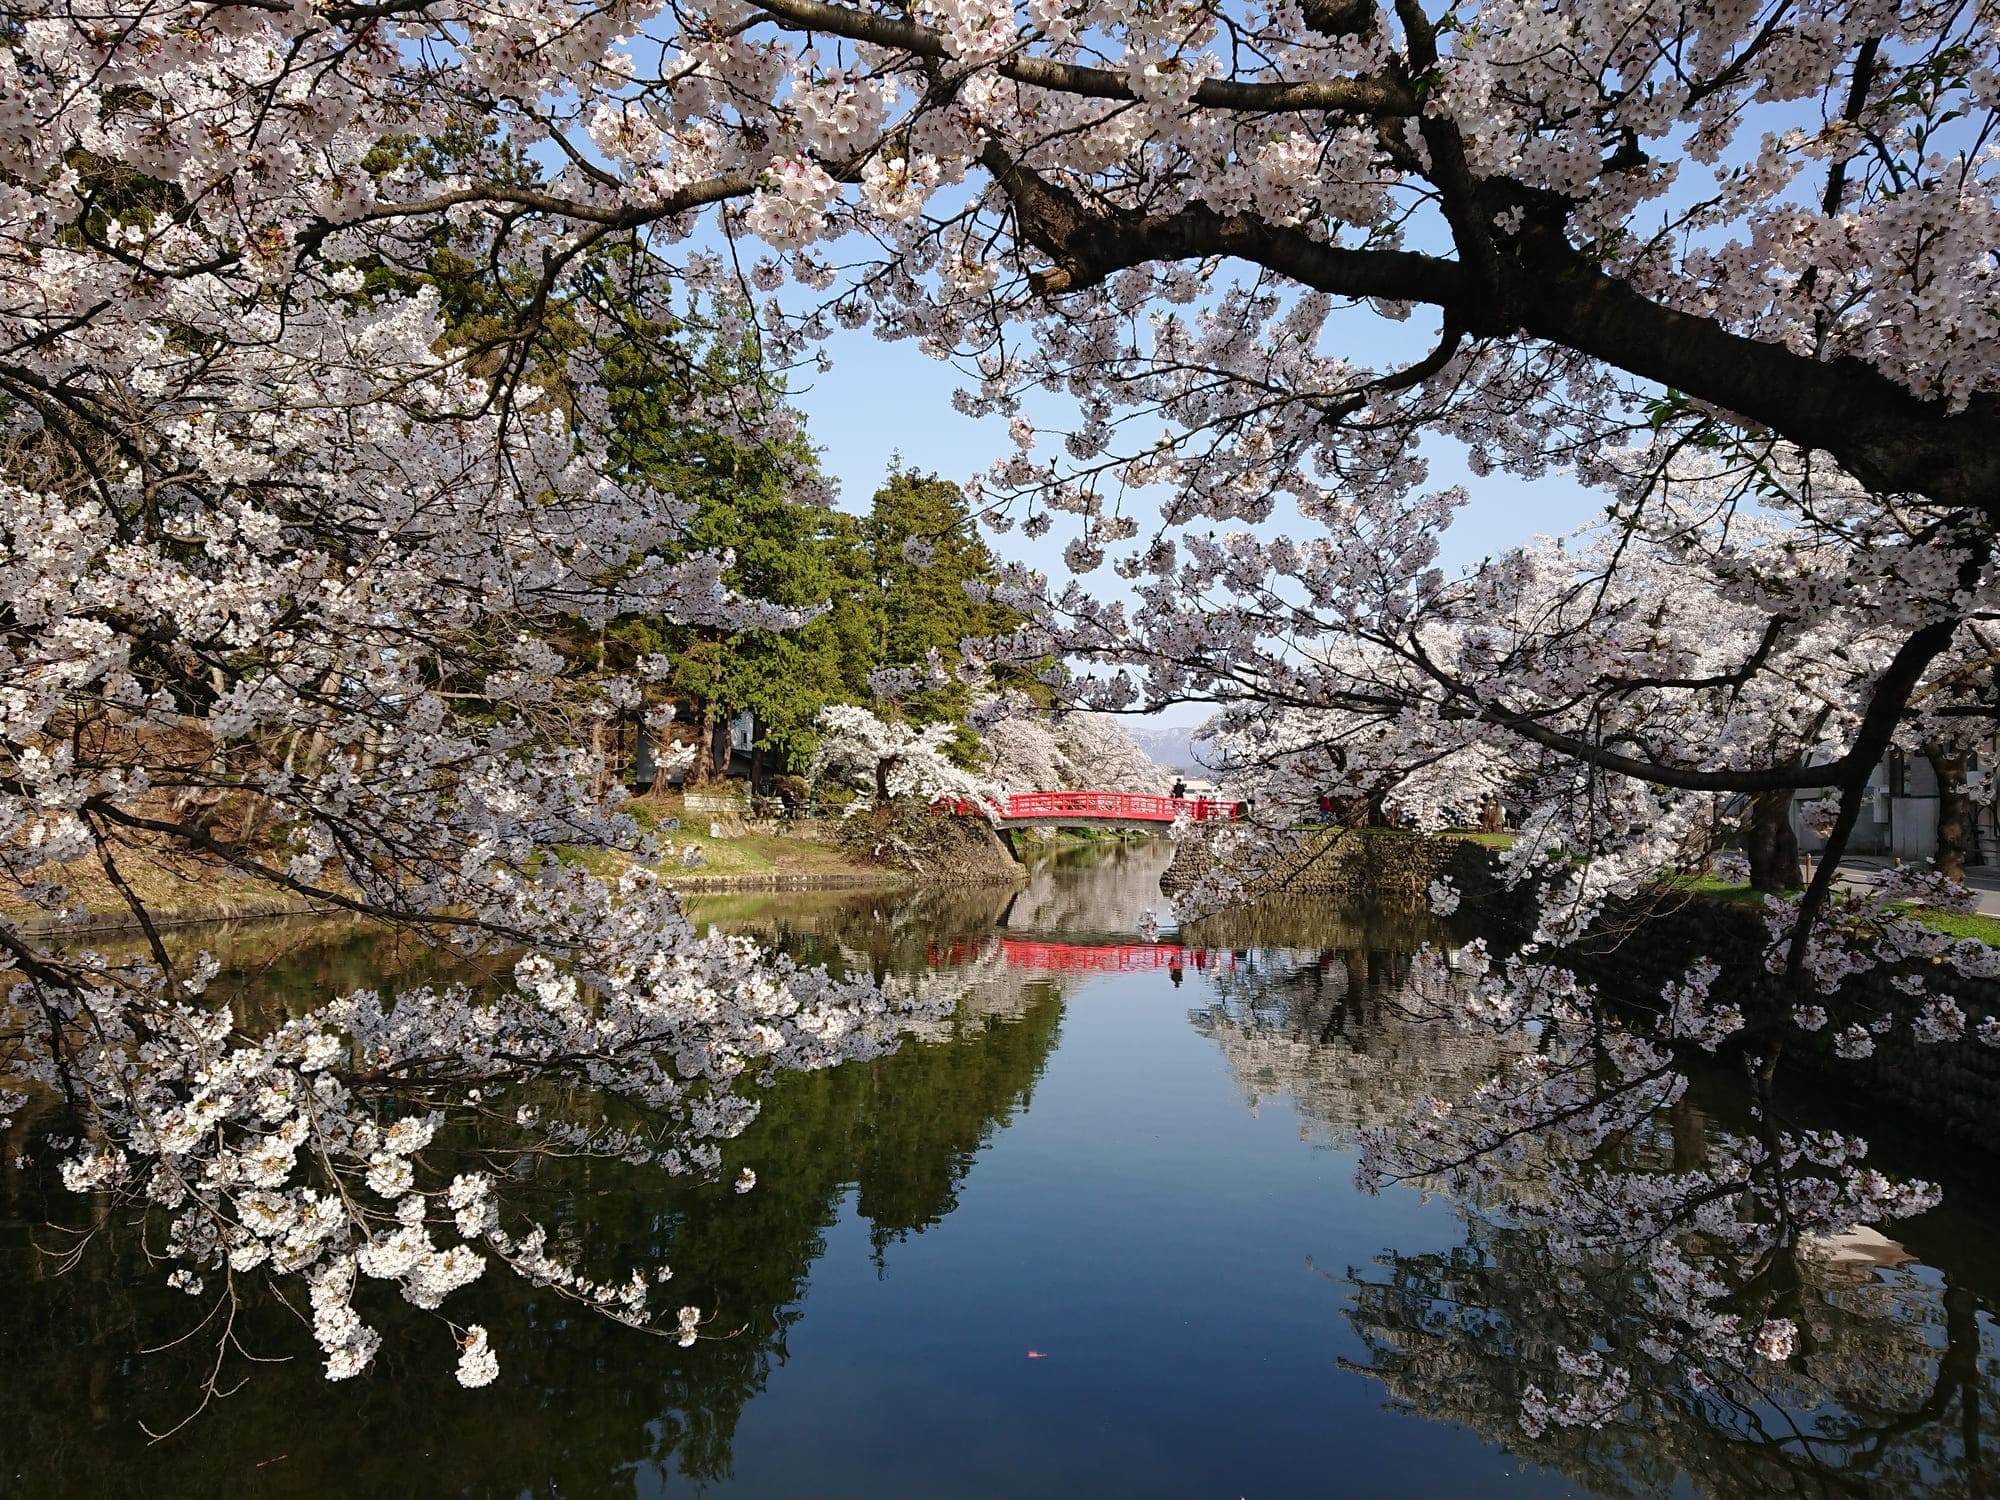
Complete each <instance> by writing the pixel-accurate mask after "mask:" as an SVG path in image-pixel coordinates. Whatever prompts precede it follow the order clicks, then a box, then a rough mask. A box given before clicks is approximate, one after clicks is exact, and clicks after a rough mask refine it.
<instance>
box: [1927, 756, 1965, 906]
mask: <svg viewBox="0 0 2000 1500" xmlns="http://www.w3.org/2000/svg"><path fill="white" fill-rule="evenodd" d="M1924 759H1926V760H1928V761H1929V762H1930V763H1931V770H1932V771H1933V772H1934V773H1935V774H1936V776H1937V785H1938V811H1937V853H1936V854H1934V855H1933V856H1931V858H1932V861H1933V862H1934V863H1935V864H1936V865H1937V868H1938V873H1940V874H1942V875H1948V876H1950V877H1951V878H1952V879H1953V880H1963V879H1965V858H1966V854H1967V853H1968V852H1969V850H1970V848H1971V845H1972V793H1971V792H1969V791H1968V790H1967V789H1966V785H1965V763H1966V759H1967V757H1966V754H1965V752H1964V751H1963V750H1947V749H1945V748H1944V746H1942V745H1935V744H1927V745H1925V746H1924Z"/></svg>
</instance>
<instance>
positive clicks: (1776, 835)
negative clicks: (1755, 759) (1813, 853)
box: [1743, 787, 1799, 891]
mask: <svg viewBox="0 0 2000 1500" xmlns="http://www.w3.org/2000/svg"><path fill="white" fill-rule="evenodd" d="M1743 851H1744V853H1745V854H1747V855H1749V857H1750V884H1751V886H1752V887H1754V888H1755V889H1757V890H1760V891H1786V890H1792V889H1794V888H1796V887H1797V885H1798V883H1799V838H1798V835H1797V834H1796V833H1795V832H1793V830H1792V791H1791V788H1790V787H1773V788H1772V789H1770V790H1769V791H1762V792H1758V793H1756V794H1755V795H1754V796H1752V797H1751V799H1750V819H1749V826H1748V827H1746V828H1745V829H1744V831H1743Z"/></svg>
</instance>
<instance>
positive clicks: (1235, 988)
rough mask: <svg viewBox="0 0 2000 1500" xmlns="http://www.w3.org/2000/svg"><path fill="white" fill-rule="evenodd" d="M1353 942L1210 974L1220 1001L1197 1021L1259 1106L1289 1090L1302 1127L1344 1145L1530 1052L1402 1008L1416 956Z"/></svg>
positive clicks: (1252, 958)
mask: <svg viewBox="0 0 2000 1500" xmlns="http://www.w3.org/2000/svg"><path fill="white" fill-rule="evenodd" d="M1351 936H1352V938H1353V940H1354V941H1353V946H1342V947H1339V948H1327V949H1323V950H1318V951H1314V950H1309V949H1290V950H1285V949H1270V948H1261V949H1255V950H1252V951H1251V952H1250V953H1248V954H1247V955H1245V958H1244V960H1243V962H1242V963H1241V965H1240V966H1239V967H1238V969H1237V970H1236V971H1235V972H1233V973H1222V974H1217V975H1215V976H1214V977H1213V978H1212V980H1211V981H1210V982H1211V985H1212V987H1213V989H1214V992H1215V999H1214V1001H1213V1003H1212V1004H1210V1005H1209V1006H1208V1007H1206V1008H1205V1009H1201V1010H1196V1011H1194V1012H1192V1014H1191V1015H1190V1017H1189V1019H1190V1020H1191V1021H1192V1022H1193V1023H1194V1026H1195V1028H1196V1029H1197V1030H1198V1031H1200V1032H1201V1033H1202V1034H1203V1035H1204V1036H1206V1037H1208V1038H1209V1039H1210V1040H1212V1041H1214V1042H1215V1043H1216V1044H1217V1045H1218V1046H1219V1047H1220V1048H1221V1049H1222V1054H1223V1057H1224V1058H1225V1059H1226V1060H1227V1062H1228V1064H1229V1071H1230V1074H1231V1076H1232V1077H1233V1078H1234V1079H1235V1080H1236V1086H1237V1087H1238V1088H1239V1089H1241V1090H1242V1091H1243V1093H1244V1095H1245V1096H1246V1097H1247V1098H1248V1099H1249V1100H1250V1102H1251V1104H1252V1105H1255V1104H1257V1103H1258V1102H1259V1101H1260V1100H1262V1099H1265V1098H1269V1097H1274V1096H1280V1095H1282V1096H1284V1097H1286V1098H1288V1099H1290V1100H1291V1101H1292V1104H1293V1106H1294V1108H1295V1109H1296V1110H1297V1112H1298V1115H1299V1120H1300V1126H1301V1129H1302V1130H1303V1131H1305V1132H1307V1133H1310V1134H1316V1135H1321V1136H1324V1137H1326V1138H1329V1139H1331V1140H1334V1141H1339V1142H1347V1141H1351V1140H1352V1139H1353V1138H1354V1136H1355V1133H1356V1132H1357V1131H1359V1130H1361V1129H1363V1128H1364V1127H1374V1126H1383V1125H1393V1124H1396V1123H1399V1122H1401V1121H1402V1120H1404V1119H1407V1118H1408V1116H1409V1112H1410V1101H1411V1100H1412V1099H1416V1098H1425V1097H1429V1098H1438V1099H1457V1098H1465V1097H1468V1096H1469V1095H1471V1094H1472V1093H1474V1092H1475V1091H1476V1090H1477V1089H1478V1088H1479V1086H1480V1085H1481V1084H1482V1083H1484V1082H1485V1081H1486V1080H1487V1079H1488V1078H1490V1077H1491V1076H1492V1075H1493V1074H1494V1073H1495V1072H1496V1071H1497V1070H1498V1069H1499V1068H1500V1067H1501V1066H1502V1064H1503V1062H1504V1061H1505V1059H1506V1058H1507V1057H1508V1056H1509V1055H1511V1054H1515V1053H1519V1052H1520V1051H1522V1050H1524V1049H1525V1048H1526V1047H1527V1046H1528V1045H1529V1043H1528V1041H1527V1039H1526V1038H1523V1037H1519V1036H1516V1037H1510V1038H1505V1039H1498V1038H1494V1037H1492V1036H1490V1035H1489V1036H1480V1035H1478V1034H1476V1033H1468V1032H1462V1031H1457V1030H1454V1029H1452V1028H1449V1027H1442V1026H1439V1025H1438V1024H1436V1022H1435V1021H1434V1020H1430V1019H1427V1018H1425V1017H1424V1016H1422V1015H1420V1014H1416V1013H1413V1012H1412V1011H1410V1010H1406V1009H1405V1008H1404V1007H1403V1005H1402V1004H1401V1003H1400V1002H1399V999H1398V995H1399V992H1400V991H1401V990H1402V988H1403V987H1404V985H1405V984H1406V982H1407V979H1408V975H1409V966H1410V958H1409V953H1408V951H1407V950H1404V951H1401V952H1398V951H1396V950H1394V949H1383V948H1379V947H1378V948H1370V947H1369V946H1367V935H1366V934H1365V933H1362V932H1359V931H1356V932H1354V933H1352V934H1351Z"/></svg>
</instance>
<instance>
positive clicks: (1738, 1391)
mask: <svg viewBox="0 0 2000 1500" xmlns="http://www.w3.org/2000/svg"><path fill="white" fill-rule="evenodd" d="M1466 1225H1467V1235H1466V1241H1465V1243H1464V1244H1462V1245H1459V1246H1457V1247H1454V1248H1453V1249H1451V1250H1449V1251H1442V1252H1432V1253H1426V1254H1417V1255H1404V1254H1398V1253H1394V1252H1390V1253H1385V1254H1384V1255H1383V1256H1382V1257H1381V1258H1380V1260H1379V1261H1378V1263H1377V1266H1376V1268H1374V1269H1372V1270H1357V1271H1356V1272H1354V1273H1353V1279H1354V1293H1353V1300H1354V1307H1353V1310H1352V1311H1351V1312H1350V1313H1349V1319H1350V1321H1351V1323H1352V1324H1353V1326H1354V1329H1355V1332H1356V1333H1357V1334H1358V1335H1359V1337H1360V1339H1361V1341H1362V1344H1363V1347H1364V1349H1365V1354H1364V1356H1363V1357H1362V1358H1361V1359H1360V1360H1359V1361H1358V1362H1357V1363H1356V1365H1355V1367H1356V1368H1359V1369H1362V1370H1365V1371H1367V1372H1368V1373H1369V1374H1372V1375H1375V1376H1377V1377H1378V1378H1380V1379H1381V1381H1382V1382H1383V1385H1384V1386H1385V1387H1386V1389H1387V1390H1388V1392H1389V1394H1390V1396H1391V1397H1392V1398H1393V1399H1394V1400H1395V1402H1396V1403H1397V1404H1398V1405H1401V1406H1405V1407H1408V1408H1410V1409H1412V1410H1416V1411H1420V1412H1422V1413H1423V1414H1424V1415H1425V1416H1426V1417H1428V1418H1431V1419H1443V1420H1447V1421H1457V1422H1461V1423H1463V1424H1465V1425H1466V1426H1468V1427H1470V1428H1472V1429H1473V1430H1475V1431H1477V1432H1481V1433H1485V1434H1489V1435H1491V1436H1493V1437H1495V1438H1497V1439H1499V1440H1500V1441H1504V1442H1506V1443H1508V1444H1509V1445H1510V1446H1512V1447H1514V1448H1515V1449H1516V1450H1517V1451H1518V1452H1520V1453H1521V1454H1522V1455H1523V1456H1525V1457H1527V1458H1531V1459H1533V1460H1535V1461H1536V1462H1539V1463H1543V1464H1546V1465H1547V1466H1548V1467H1550V1468H1552V1469H1555V1470H1556V1471H1558V1472H1560V1473H1563V1474H1566V1475H1568V1476H1569V1477H1570V1478H1571V1479H1573V1480H1575V1481H1576V1482H1577V1483H1579V1484H1583V1485H1586V1486H1588V1487H1589V1488H1590V1489H1591V1490H1592V1491H1593V1492H1594V1493H1600V1494H1605V1495H1632V1496H1641V1495H1659V1494H1665V1493H1667V1492H1668V1491H1670V1490H1671V1489H1672V1488H1673V1487H1674V1485H1675V1482H1676V1481H1677V1479H1678V1478H1679V1477H1680V1476H1681V1475H1688V1476H1691V1477H1692V1478H1693V1479H1694V1481H1695V1483H1696V1484H1697V1486H1698V1487H1699V1488H1700V1489H1701V1490H1702V1491H1703V1492H1704V1493H1706V1494H1709V1495H1712V1496H1715V1497H1717V1500H1761V1497H1764V1496H1769V1495H1790V1494H1812V1495H1826V1496H1857V1497H1858V1496H1908V1497H1911V1500H1915V1497H1919V1496H1924V1497H1929V1496H1949V1495H1967V1496H1970V1495H1978V1494H1981V1493H1984V1492H1985V1486H1986V1484H1987V1483H1989V1482H1990V1477H1991V1476H1990V1474H1989V1472H1988V1469H1987V1465H1986V1460H1985V1457H1984V1455H1983V1453H1982V1450H1981V1447H1980V1426H1981V1423H1982V1419H1983V1418H1984V1417H1985V1416H1986V1414H1988V1413H1990V1412H1991V1411H1992V1410H1993V1408H1994V1406H1995V1403H1996V1400H2000V1382H1996V1379H1995V1364H1994V1360H1995V1356H1996V1355H2000V1338H1996V1336H1995V1332H1994V1327H1993V1324H1992V1321H1991V1320H1990V1319H1982V1318H1981V1317H1980V1315H1979V1313H1978V1309H1977V1304H1976V1302H1975V1300H1974V1297H1973V1294H1972V1293H1971V1292H1970V1291H1969V1290H1968V1289H1967V1288H1966V1287H1965V1286H1964V1285H1963V1284H1962V1283H1960V1282H1958V1281H1956V1280H1954V1279H1952V1278H1950V1277H1946V1278H1944V1279H1943V1280H1942V1281H1941V1282H1940V1281H1938V1280H1935V1279H1933V1278H1931V1277H1929V1276H1927V1275H1921V1274H1917V1273H1915V1272H1914V1271H1892V1272H1887V1273H1884V1275H1883V1276H1882V1278H1881V1279H1868V1280H1864V1281H1861V1282H1858V1283H1857V1282H1856V1281H1855V1280H1854V1279H1853V1278H1851V1277H1843V1276H1840V1275H1837V1274H1835V1273H1833V1272H1832V1271H1831V1270H1830V1269H1829V1268H1828V1266H1827V1265H1826V1264H1825V1263H1824V1262H1823V1261H1819V1260H1816V1259H1815V1258H1813V1257H1811V1256H1805V1257H1802V1258H1801V1259H1800V1260H1799V1262H1798V1265H1797V1271H1798V1277H1797V1285H1796V1287H1795V1290H1794V1292H1793V1295H1792V1298H1791V1302H1790V1307H1791V1312H1792V1317H1793V1319H1794V1320H1795V1323H1796V1327H1797V1330H1798V1331H1797V1342H1798V1349H1797V1352H1796V1353H1795V1354H1794V1355H1793V1357H1792V1358H1791V1359H1790V1360H1789V1361H1787V1362H1785V1363H1783V1364H1779V1365H1771V1364H1765V1365H1762V1366H1760V1367H1758V1368H1756V1369H1752V1370H1743V1371H1737V1372H1731V1373H1727V1374H1724V1375H1722V1376H1720V1377H1719V1378H1718V1377H1717V1376H1716V1375H1715V1374H1714V1373H1713V1372H1711V1371H1709V1370H1706V1369H1702V1368H1698V1367H1694V1366H1690V1365H1687V1364H1685V1363H1682V1362H1677V1361H1673V1360H1664V1361H1661V1360H1653V1359H1650V1358H1648V1357H1646V1356H1645V1355H1644V1354H1643V1353H1640V1352H1638V1351H1640V1350H1641V1349H1643V1347H1644V1345H1645V1344H1646V1342H1647V1340H1648V1339H1649V1338H1650V1337H1651V1332H1650V1313H1649V1309H1648V1308H1647V1307H1646V1306H1645V1304H1644V1302H1643V1301H1642V1300H1640V1299H1635V1298H1634V1297H1633V1296H1632V1279H1631V1277H1630V1275H1629V1273H1628V1272H1625V1271H1624V1270H1622V1269H1621V1268H1619V1267H1617V1266H1615V1265H1614V1266H1610V1267H1604V1268H1585V1267H1579V1266H1577V1265H1576V1264H1574V1263H1573V1262H1572V1261H1571V1260H1570V1259H1569V1258H1568V1257H1567V1255H1566V1254H1565V1253H1564V1250H1563V1248H1562V1247H1561V1246H1560V1245H1558V1244H1556V1243H1554V1242H1552V1240H1551V1238H1550V1236H1549V1235H1547V1234H1546V1233H1544V1232H1540V1231H1536V1230H1528V1229H1519V1228H1508V1227H1504V1226H1502V1225H1498V1224H1495V1223H1492V1222H1490V1221H1487V1220H1485V1219H1482V1218H1480V1217H1478V1216H1476V1215H1469V1216H1468V1217H1467V1220H1466ZM1619 1360H1625V1361H1628V1362H1629V1369H1630V1371H1631V1375H1630V1379H1629V1381H1628V1382H1627V1383H1626V1384H1625V1385H1624V1386H1623V1388H1622V1389H1621V1390H1620V1392H1619V1399H1618V1400H1617V1402H1616V1403H1615V1404H1613V1405H1612V1406H1610V1407H1609V1408H1607V1409H1606V1410H1605V1411H1604V1413H1603V1419H1602V1421H1600V1422H1596V1423H1590V1424H1581V1425H1579V1424H1559V1423H1554V1422H1550V1423H1546V1424H1536V1423H1533V1422H1530V1423H1526V1424H1524V1423H1523V1422H1522V1420H1521V1414H1522V1412H1523V1410H1524V1408H1529V1409H1531V1408H1533V1407H1534V1406H1535V1404H1536V1400H1535V1392H1537V1391H1538V1390H1540V1389H1541V1388H1542V1387H1544V1386H1546V1385H1548V1384H1551V1383H1552V1380H1553V1378H1571V1377H1566V1376H1565V1375H1564V1371H1565V1369H1566V1367H1567V1368H1570V1369H1574V1368H1590V1367H1594V1366H1603V1367H1607V1368H1608V1367H1611V1366H1612V1365H1613V1364H1614V1362H1616V1361H1619ZM1595 1378H1600V1379H1601V1376H1599V1377H1595Z"/></svg>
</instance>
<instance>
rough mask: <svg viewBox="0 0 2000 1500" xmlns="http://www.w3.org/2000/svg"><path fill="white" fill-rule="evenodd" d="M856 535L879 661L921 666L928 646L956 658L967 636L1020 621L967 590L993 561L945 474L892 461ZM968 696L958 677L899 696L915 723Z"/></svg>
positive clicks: (932, 719)
mask: <svg viewBox="0 0 2000 1500" xmlns="http://www.w3.org/2000/svg"><path fill="white" fill-rule="evenodd" d="M861 537H862V541H863V544H864V546H865V547H866V550H867V555H868V559H869V563H870V566H871V568H872V579H873V584H874V589H875V594H876V597H877V598H878V600H879V601H880V603H879V604H878V606H877V631H878V636H877V640H878V646H877V651H876V657H877V660H878V661H879V662H880V663H881V664H882V665H884V666H889V667H917V668H921V667H922V666H923V665H924V663H925V662H926V660H927V659H928V657H929V655H930V653H931V652H932V651H936V652H937V653H938V654H939V655H940V656H941V657H943V658H944V660H945V661H946V662H948V663H950V662H956V661H957V660H958V654H959V647H960V643H961V642H963V641H964V640H966V639H967V638H968V637H973V636H985V635H997V634H1000V633H1002V632H1004V631H1008V630H1011V629H1013V628H1014V626H1015V625H1016V624H1017V623H1019V616H1018V615H1016V614H1015V613H1014V612H1013V611H1011V610H1008V609H1005V608H1003V607H1001V606H999V605H996V604H990V603H977V602H975V601H974V600H973V599H971V598H970V597H969V596H968V595H967V594H966V591H965V586H966V584H967V583H970V582H975V581H983V580H988V579H991V578H992V577H993V574H994V570H995V563H994V559H993V554H992V552H991V551H990V550H989V549H988V548H987V546H986V543H985V542H984V541H983V540H982V539H981V538H980V536H979V533H978V529H977V528H976V527H975V526H974V524H973V521H972V508H971V506H970V505H968V504H967V503H966V499H965V494H964V492H963V491H962V490H960V489H959V487H958V486H957V485H955V484H953V483H952V482H951V481H950V480H947V479H940V478H939V477H938V476H937V475H935V474H919V473H916V472H915V471H910V470H905V469H903V467H902V466H901V463H900V461H898V462H896V463H895V464H893V465H892V466H891V468H890V470H889V477H888V479H887V481H885V482H884V484H883V485H882V487H881V488H880V489H878V490H877V491H876V492H875V500H874V504H873V506H872V507H871V508H870V510H869V513H868V517H867V519H866V520H864V521H863V522H862V523H861ZM910 544H915V547H916V548H918V549H927V550H928V553H929V557H928V560H927V561H918V560H914V559H913V558H912V557H911V556H910V555H909V550H908V549H909V547H910ZM969 697H970V695H969V692H968V690H967V689H966V688H965V687H964V686H963V685H962V684H957V683H954V684H953V685H952V686H950V687H945V688H929V689H924V690H923V691H920V692H918V693H915V694H913V695H911V696H910V697H909V698H907V699H906V700H904V703H903V711H904V712H905V713H906V714H907V715H908V717H909V718H910V719H912V720H913V721H914V722H916V723H919V724H932V723H936V722H938V721H939V720H942V719H960V720H962V719H963V718H964V716H965V713H966V710H967V708H968V707H969V701H968V700H969Z"/></svg>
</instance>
